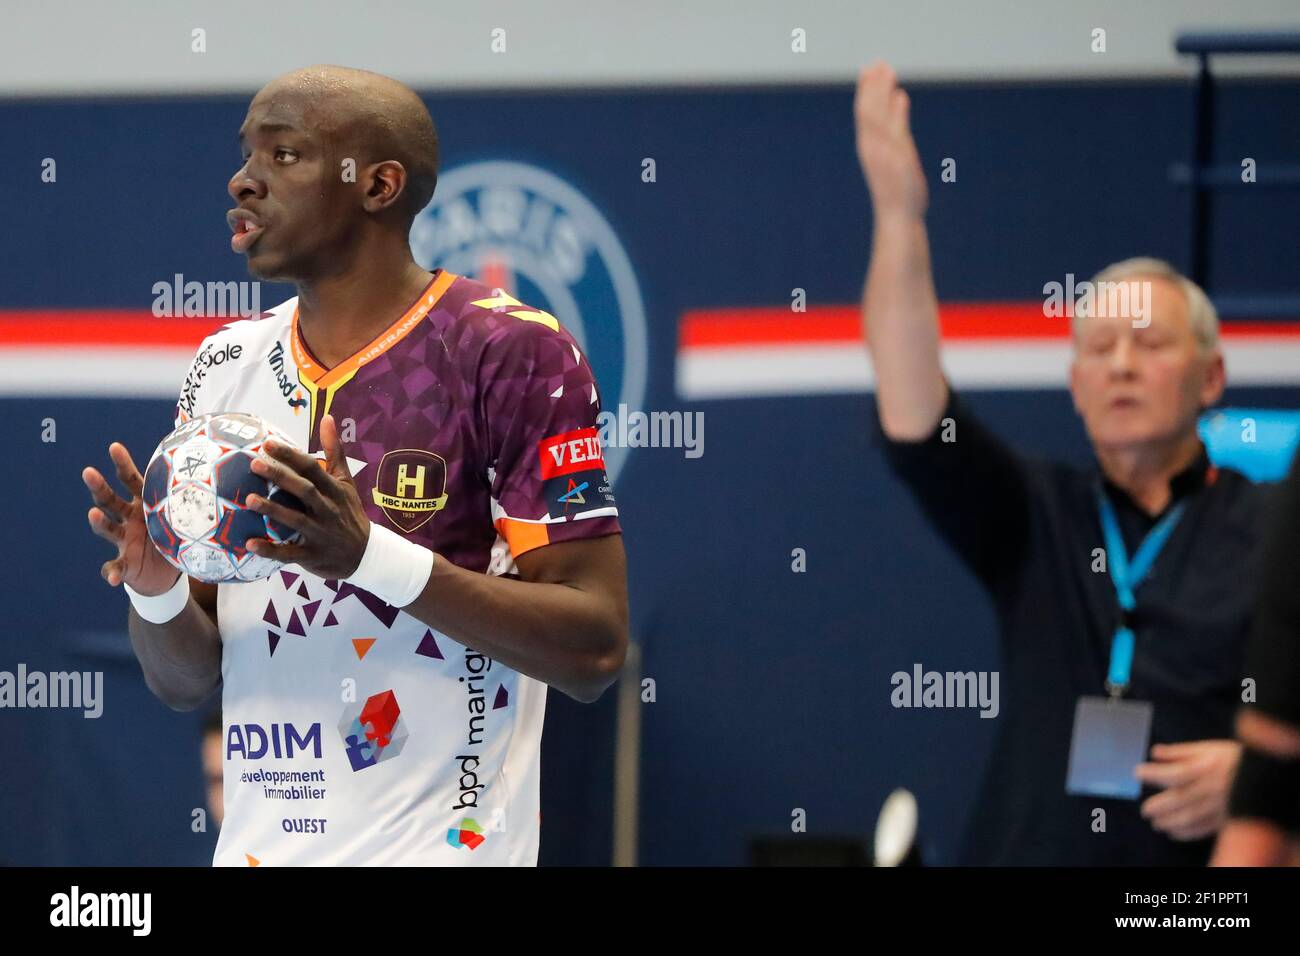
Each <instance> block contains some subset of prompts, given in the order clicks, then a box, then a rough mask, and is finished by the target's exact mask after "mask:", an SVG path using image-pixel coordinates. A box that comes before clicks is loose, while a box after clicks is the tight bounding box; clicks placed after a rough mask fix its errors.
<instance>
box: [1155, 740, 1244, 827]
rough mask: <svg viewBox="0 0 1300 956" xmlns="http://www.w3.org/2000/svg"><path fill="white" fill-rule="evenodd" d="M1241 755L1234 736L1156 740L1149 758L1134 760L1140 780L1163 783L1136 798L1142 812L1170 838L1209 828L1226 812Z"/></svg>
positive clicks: (1216, 824) (1221, 821)
mask: <svg viewBox="0 0 1300 956" xmlns="http://www.w3.org/2000/svg"><path fill="white" fill-rule="evenodd" d="M1239 760H1241V744H1239V743H1238V742H1237V741H1235V740H1191V741H1187V742H1186V743H1180V744H1156V745H1154V746H1153V747H1152V748H1151V760H1149V761H1147V762H1146V763H1141V764H1138V766H1137V777H1138V779H1139V780H1141V781H1142V782H1143V783H1148V784H1151V785H1152V786H1154V787H1160V788H1162V789H1163V792H1162V793H1157V794H1156V795H1155V796H1152V797H1148V798H1147V799H1146V800H1144V801H1143V803H1142V808H1141V811H1142V816H1144V817H1146V818H1147V819H1148V820H1150V821H1151V825H1152V826H1153V827H1155V828H1156V829H1157V830H1160V831H1161V832H1163V833H1166V834H1168V835H1169V836H1171V837H1173V838H1174V839H1175V840H1199V839H1202V838H1203V837H1208V836H1211V835H1212V834H1214V833H1215V832H1217V831H1218V830H1219V828H1220V827H1222V826H1223V824H1224V822H1225V821H1226V820H1227V818H1228V793H1229V791H1230V790H1231V789H1232V777H1233V774H1234V773H1235V772H1236V770H1237V763H1238V761H1239Z"/></svg>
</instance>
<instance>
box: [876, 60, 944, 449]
mask: <svg viewBox="0 0 1300 956" xmlns="http://www.w3.org/2000/svg"><path fill="white" fill-rule="evenodd" d="M908 106H909V104H908V99H907V94H906V93H905V92H903V90H902V89H900V88H899V86H898V79H897V77H896V76H895V75H894V71H893V69H892V68H890V67H889V66H888V65H887V64H885V63H875V64H873V65H872V66H869V67H867V68H866V69H864V70H863V71H862V73H861V75H860V76H859V78H858V90H857V96H856V98H855V100H854V118H855V125H856V130H857V148H858V160H859V162H861V164H862V171H863V173H864V174H865V176H866V179H867V185H868V187H869V189H870V190H871V204H872V218H873V223H874V228H873V233H872V242H871V266H870V268H869V270H868V272H867V284H866V289H865V290H864V292H863V296H862V316H863V319H862V321H863V332H864V334H865V336H866V340H867V349H868V351H869V353H870V355H871V360H872V363H873V365H874V367H875V372H876V396H877V407H878V409H879V414H880V425H881V428H882V429H883V430H884V432H885V434H886V435H887V436H888V437H889V438H892V439H894V440H901V441H918V440H920V439H922V438H925V437H926V436H928V435H929V434H930V433H931V432H933V431H934V429H935V427H936V426H937V425H938V423H939V419H940V416H941V415H942V413H943V409H944V406H945V404H946V403H947V399H948V387H947V384H946V383H945V381H944V377H943V371H942V369H941V367H940V365H939V306H938V301H937V299H936V297H935V292H934V279H933V277H932V276H931V274H930V246H929V240H928V239H927V237H926V232H925V209H926V201H927V196H926V185H925V175H924V173H922V171H921V161H920V158H919V157H918V155H917V151H916V143H915V142H914V141H913V139H912V131H911V128H910V125H909V122H908Z"/></svg>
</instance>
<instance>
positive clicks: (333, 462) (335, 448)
mask: <svg viewBox="0 0 1300 956" xmlns="http://www.w3.org/2000/svg"><path fill="white" fill-rule="evenodd" d="M320 443H321V447H322V448H323V449H324V450H325V462H326V465H327V467H328V470H329V473H330V474H331V475H333V476H334V477H335V478H337V479H338V480H339V481H345V482H351V481H352V471H351V469H350V468H348V461H347V456H346V455H345V454H344V453H343V443H342V442H341V441H339V425H338V422H337V421H335V420H334V416H333V415H326V416H325V417H324V418H322V419H321V422H320ZM332 487H337V486H332Z"/></svg>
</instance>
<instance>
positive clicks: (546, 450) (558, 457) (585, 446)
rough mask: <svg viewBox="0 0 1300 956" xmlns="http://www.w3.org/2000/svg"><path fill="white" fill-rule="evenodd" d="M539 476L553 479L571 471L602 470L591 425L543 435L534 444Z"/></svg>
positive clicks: (596, 439) (598, 450)
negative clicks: (547, 436) (535, 444)
mask: <svg viewBox="0 0 1300 956" xmlns="http://www.w3.org/2000/svg"><path fill="white" fill-rule="evenodd" d="M537 458H538V460H539V461H540V462H541V465H542V478H543V479H547V478H555V477H556V476H558V475H569V474H572V473H573V472H575V471H596V470H600V471H604V470H605V458H604V456H603V455H602V454H601V451H600V439H599V438H598V437H597V433H596V429H595V428H579V429H577V430H576V431H571V432H565V433H564V434H563V435H553V436H551V437H550V438H545V439H543V440H542V441H541V443H540V444H539V445H538V446H537Z"/></svg>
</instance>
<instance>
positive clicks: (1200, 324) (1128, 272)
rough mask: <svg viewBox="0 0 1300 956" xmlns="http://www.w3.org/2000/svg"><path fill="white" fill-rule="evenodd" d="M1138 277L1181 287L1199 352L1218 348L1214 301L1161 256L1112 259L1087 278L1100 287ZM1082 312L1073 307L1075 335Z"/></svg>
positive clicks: (1085, 311)
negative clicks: (1104, 284) (1145, 277)
mask: <svg viewBox="0 0 1300 956" xmlns="http://www.w3.org/2000/svg"><path fill="white" fill-rule="evenodd" d="M1138 276H1150V277H1152V278H1156V279H1165V280H1166V281H1168V282H1171V283H1173V284H1174V285H1176V286H1178V288H1179V289H1181V290H1182V293H1183V298H1184V299H1186V300H1187V318H1188V321H1189V322H1190V323H1191V326H1192V334H1193V335H1195V336H1196V342H1197V344H1198V345H1200V347H1201V351H1203V352H1209V351H1213V350H1214V349H1216V348H1218V346H1219V313H1218V311H1217V310H1216V309H1215V308H1214V303H1213V302H1211V301H1210V297H1209V296H1208V295H1206V294H1205V290H1204V289H1202V288H1201V287H1200V286H1198V285H1197V284H1196V283H1195V282H1193V281H1192V280H1191V279H1189V278H1187V276H1185V275H1183V274H1182V273H1181V272H1179V271H1178V270H1177V269H1175V268H1174V267H1173V266H1171V265H1170V264H1169V263H1168V262H1165V261H1164V260H1163V259H1153V258H1150V257H1148V256H1136V257H1134V258H1132V259H1125V260H1124V261H1122V262H1115V263H1112V264H1111V265H1108V266H1107V267H1106V268H1104V269H1102V270H1101V271H1100V272H1098V273H1097V274H1096V275H1095V276H1093V277H1092V280H1091V281H1092V285H1093V288H1094V289H1098V288H1104V286H1102V285H1101V283H1103V282H1112V283H1113V282H1123V281H1125V280H1126V279H1134V278H1137V277H1138ZM1086 313H1087V309H1086V308H1084V309H1080V308H1077V307H1076V308H1075V310H1074V320H1073V329H1072V331H1073V333H1074V334H1075V335H1078V333H1079V319H1081V318H1086Z"/></svg>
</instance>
